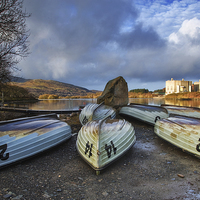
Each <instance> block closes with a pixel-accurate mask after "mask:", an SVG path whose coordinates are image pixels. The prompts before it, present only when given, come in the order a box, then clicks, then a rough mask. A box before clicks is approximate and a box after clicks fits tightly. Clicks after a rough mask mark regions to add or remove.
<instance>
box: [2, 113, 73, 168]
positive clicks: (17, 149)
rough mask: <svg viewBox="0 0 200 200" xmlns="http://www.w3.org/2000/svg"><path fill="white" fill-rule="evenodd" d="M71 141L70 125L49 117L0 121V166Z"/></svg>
mask: <svg viewBox="0 0 200 200" xmlns="http://www.w3.org/2000/svg"><path fill="white" fill-rule="evenodd" d="M70 138H71V128H70V126H69V125H68V124H67V123H65V122H62V121H60V120H58V119H57V118H56V115H52V114H51V115H43V116H37V117H27V118H21V119H17V120H9V121H4V122H0V167H5V166H7V165H10V164H13V163H15V162H18V161H21V160H24V159H27V158H29V157H32V156H34V155H36V154H38V153H41V152H43V151H45V150H47V149H49V148H52V147H54V146H56V145H58V144H60V143H62V142H64V141H66V140H68V139H70Z"/></svg>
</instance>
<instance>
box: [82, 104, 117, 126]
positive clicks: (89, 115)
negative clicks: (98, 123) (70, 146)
mask: <svg viewBox="0 0 200 200" xmlns="http://www.w3.org/2000/svg"><path fill="white" fill-rule="evenodd" d="M108 116H111V118H115V116H116V110H115V109H114V108H112V107H110V106H107V105H104V104H103V103H101V104H96V103H89V104H87V105H86V106H85V107H84V108H83V110H82V111H81V113H80V115H79V120H80V122H81V124H82V125H85V124H86V123H87V122H89V121H92V120H100V119H105V118H107V117H108Z"/></svg>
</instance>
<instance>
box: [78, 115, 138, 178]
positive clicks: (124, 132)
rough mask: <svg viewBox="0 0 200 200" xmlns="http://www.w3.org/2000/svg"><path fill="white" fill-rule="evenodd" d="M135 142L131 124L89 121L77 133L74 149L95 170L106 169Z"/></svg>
mask: <svg viewBox="0 0 200 200" xmlns="http://www.w3.org/2000/svg"><path fill="white" fill-rule="evenodd" d="M135 142H136V136H135V130H134V127H133V126H132V125H131V123H129V122H127V121H125V120H121V119H110V118H107V119H104V120H99V121H90V122H88V123H87V124H86V125H84V126H82V128H81V130H80V131H79V133H78V137H77V141H76V148H77V151H78V153H79V154H80V155H81V157H82V158H83V159H84V160H85V161H86V162H87V163H88V164H89V165H90V166H91V167H92V168H93V169H95V170H96V173H97V174H99V172H100V170H102V169H104V168H105V167H107V166H108V165H109V164H111V163H112V162H113V161H115V160H116V159H117V158H119V157H121V156H122V155H124V153H126V152H127V151H128V150H129V149H130V148H131V147H132V146H133V144H135Z"/></svg>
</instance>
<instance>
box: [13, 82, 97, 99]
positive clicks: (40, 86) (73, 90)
mask: <svg viewBox="0 0 200 200" xmlns="http://www.w3.org/2000/svg"><path fill="white" fill-rule="evenodd" d="M26 80H27V81H26ZM19 81H21V82H19ZM19 81H18V82H15V81H13V82H11V83H12V84H13V85H17V86H19V87H23V88H25V89H27V90H28V91H29V92H30V93H32V94H33V95H34V96H35V97H39V96H40V95H43V94H54V95H58V96H61V97H65V96H86V95H88V93H90V94H91V93H96V91H94V90H88V89H87V88H84V87H80V86H75V85H72V84H69V83H63V82H59V81H54V80H43V79H19Z"/></svg>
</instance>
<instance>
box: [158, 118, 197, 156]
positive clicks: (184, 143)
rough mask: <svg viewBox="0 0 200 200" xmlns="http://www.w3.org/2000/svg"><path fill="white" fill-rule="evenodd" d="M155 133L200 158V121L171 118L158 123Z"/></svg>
mask: <svg viewBox="0 0 200 200" xmlns="http://www.w3.org/2000/svg"><path fill="white" fill-rule="evenodd" d="M154 132H155V133H156V134H157V135H158V136H160V137H161V138H163V139H165V140H166V141H168V142H170V143H172V144H173V145H175V146H177V147H179V148H181V149H183V150H185V151H187V152H189V153H191V154H193V155H195V156H197V157H200V119H197V118H190V117H184V116H182V117H181V116H176V117H169V118H168V119H162V120H159V121H157V122H156V124H155V127H154Z"/></svg>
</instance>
